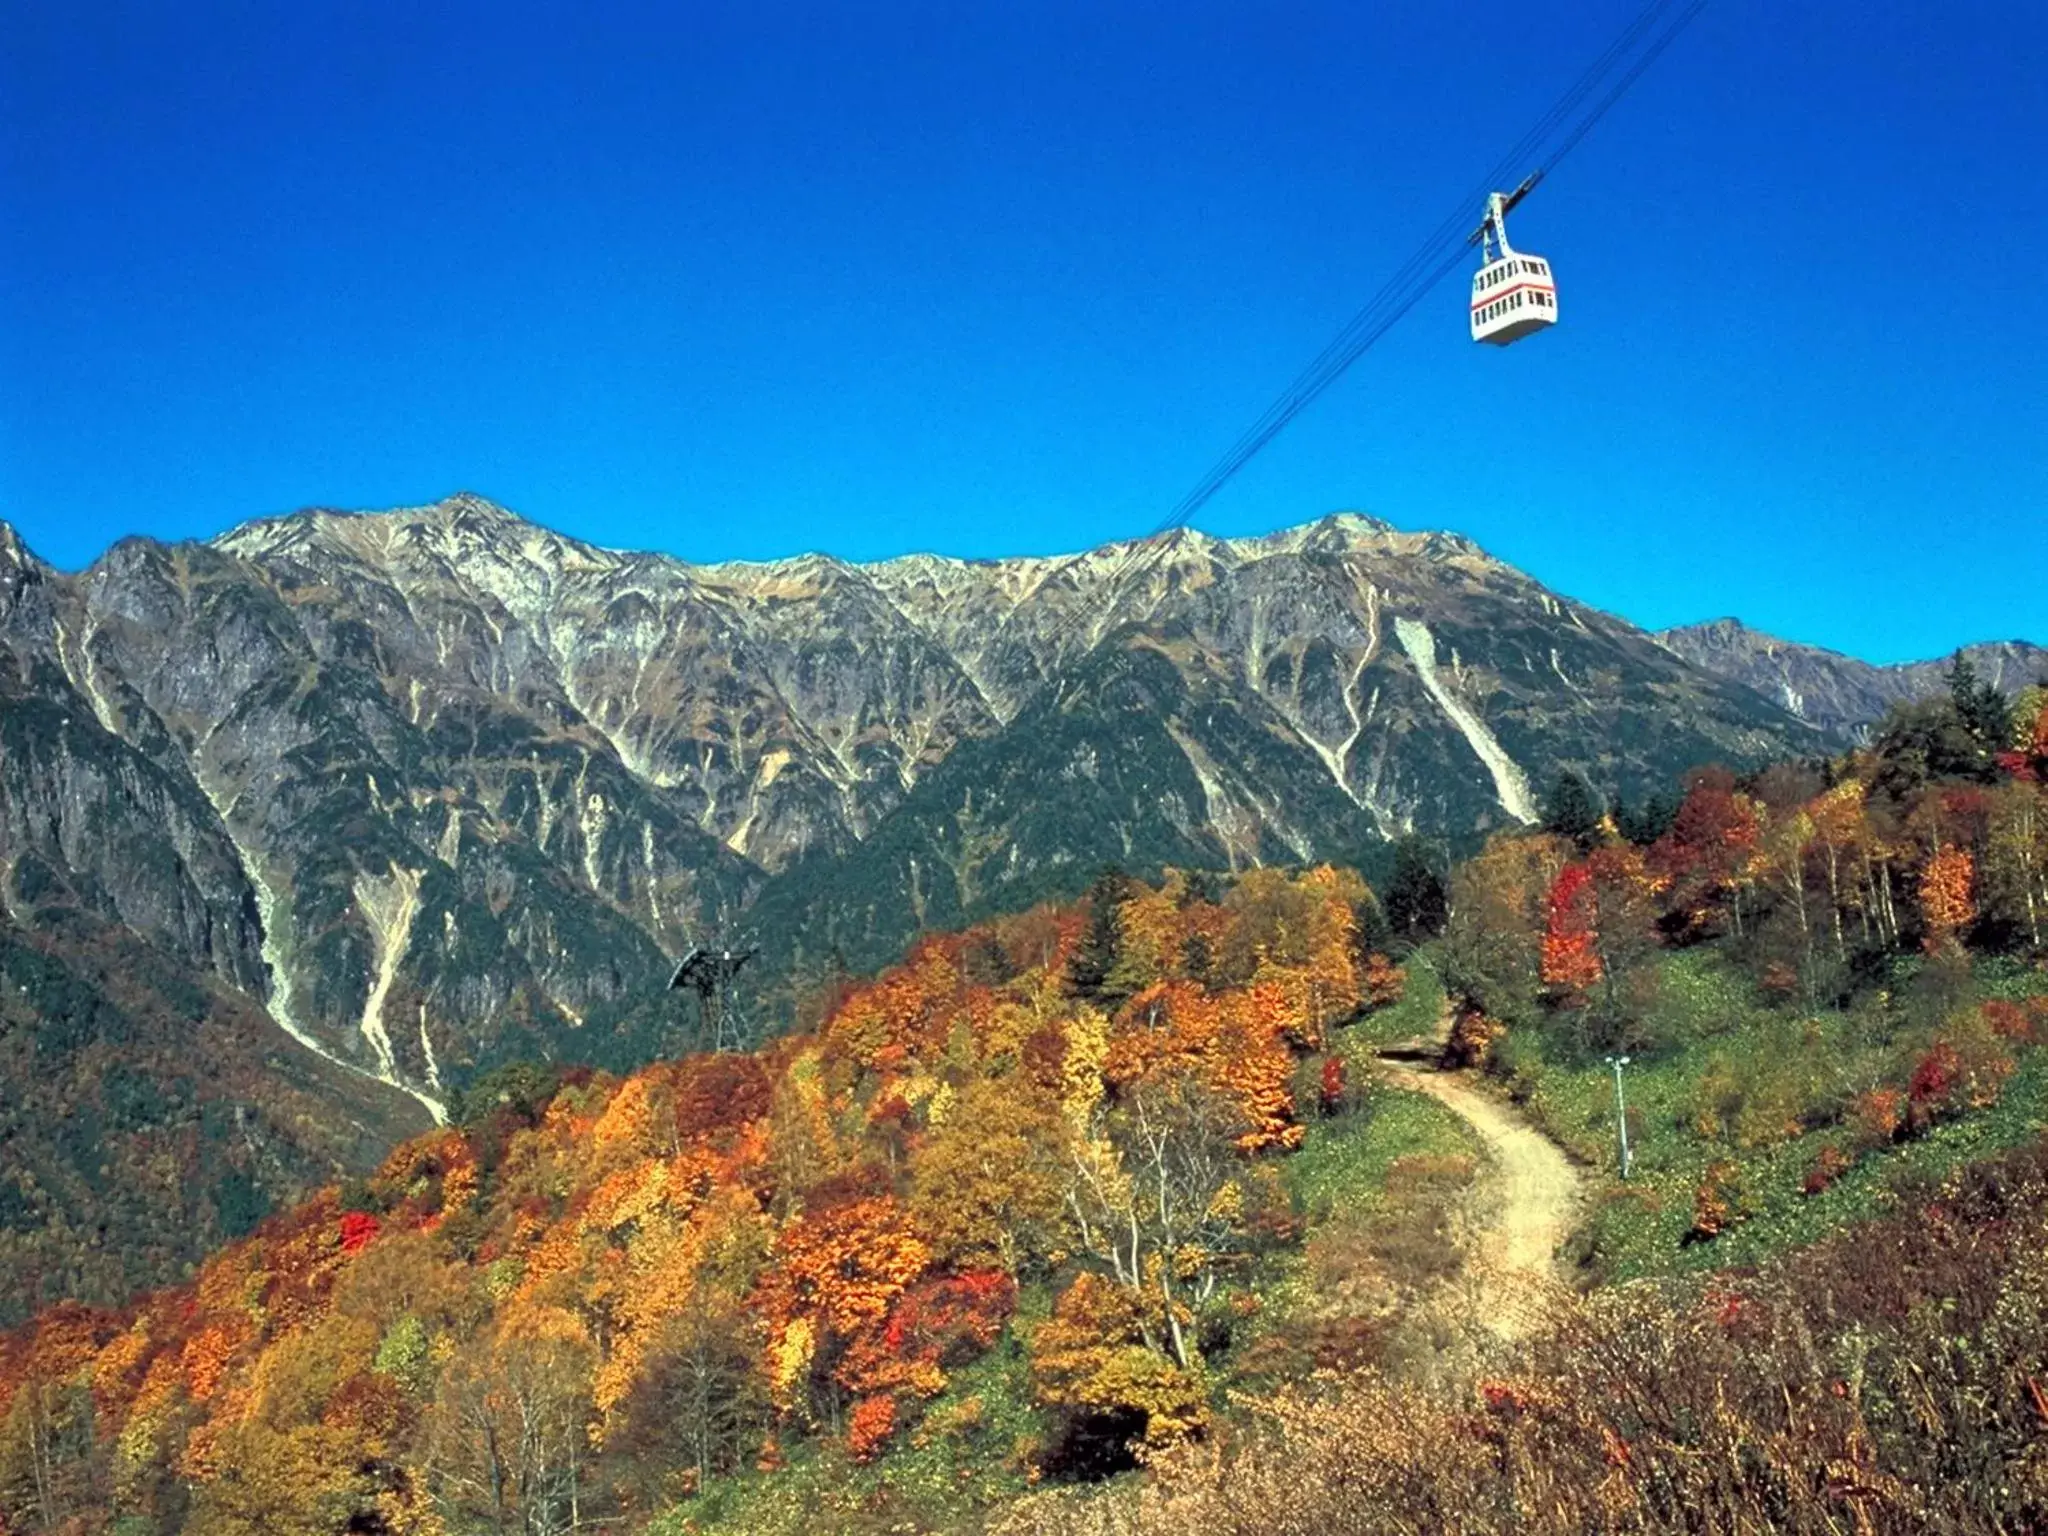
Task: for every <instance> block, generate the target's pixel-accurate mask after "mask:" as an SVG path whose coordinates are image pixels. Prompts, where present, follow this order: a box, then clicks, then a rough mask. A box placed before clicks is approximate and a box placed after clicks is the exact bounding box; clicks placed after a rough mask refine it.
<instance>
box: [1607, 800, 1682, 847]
mask: <svg viewBox="0 0 2048 1536" xmlns="http://www.w3.org/2000/svg"><path fill="white" fill-rule="evenodd" d="M1677 819H1678V797H1677V796H1675V795H1673V794H1670V793H1669V792H1667V791H1665V790H1661V789H1659V790H1655V791H1653V792H1652V793H1651V795H1650V798H1649V799H1647V800H1645V801H1644V802H1643V803H1642V804H1641V805H1640V806H1636V807H1633V808H1631V807H1629V806H1626V805H1624V806H1623V807H1622V808H1621V809H1620V811H1618V812H1617V813H1616V815H1615V818H1614V822H1615V826H1616V827H1617V828H1618V829H1619V830H1620V832H1621V835H1622V836H1623V837H1625V838H1627V839H1628V840H1629V841H1630V842H1631V843H1634V844H1635V845H1636V846H1637V847H1638V848H1647V847H1649V846H1650V844H1652V843H1654V842H1656V841H1657V839H1658V838H1660V837H1662V836H1663V835H1664V834H1665V833H1666V832H1668V831H1670V830H1671V823H1672V822H1674V821H1676V820H1677Z"/></svg>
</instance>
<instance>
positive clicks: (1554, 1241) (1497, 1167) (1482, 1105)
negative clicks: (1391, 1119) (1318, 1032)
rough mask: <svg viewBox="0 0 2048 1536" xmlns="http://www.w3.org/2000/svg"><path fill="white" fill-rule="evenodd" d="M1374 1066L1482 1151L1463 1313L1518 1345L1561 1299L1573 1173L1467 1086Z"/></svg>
mask: <svg viewBox="0 0 2048 1536" xmlns="http://www.w3.org/2000/svg"><path fill="white" fill-rule="evenodd" d="M1380 1066H1381V1068H1382V1070H1384V1071H1385V1072H1386V1074H1387V1078H1388V1080H1389V1081H1390V1082H1392V1083H1393V1084H1394V1085H1395V1086H1396V1087H1400V1088H1408V1089H1412V1090H1414V1091H1415V1092H1417V1093H1426V1094H1428V1095H1429V1096H1430V1097H1431V1098H1433V1099H1435V1100H1437V1101H1438V1102H1439V1103H1441V1104H1443V1105H1444V1106H1445V1107H1446V1108H1448V1109H1449V1110H1450V1111H1451V1112H1452V1113H1453V1114H1455V1115H1457V1116H1459V1117H1460V1118H1461V1119H1463V1120H1464V1121H1465V1122H1466V1124H1468V1125H1470V1126H1471V1127H1472V1129H1473V1130H1474V1131H1475V1132H1477V1133H1478V1136H1479V1139H1480V1141H1481V1142H1482V1143H1484V1144H1485V1147H1486V1153H1487V1159H1488V1163H1489V1167H1488V1170H1487V1173H1486V1174H1485V1175H1484V1176H1482V1178H1481V1181H1480V1184H1479V1187H1478V1189H1477V1191H1476V1192H1475V1194H1474V1197H1473V1203H1472V1208H1471V1211H1470V1212H1469V1216H1468V1219H1469V1221H1470V1224H1471V1225H1470V1229H1469V1231H1468V1232H1467V1234H1466V1236H1467V1248H1468V1252H1469V1253H1470V1259H1469V1261H1468V1263H1467V1265H1466V1268H1465V1271H1464V1274H1463V1276H1462V1277H1461V1280H1460V1282H1458V1283H1457V1284H1456V1290H1457V1292H1458V1300H1459V1301H1460V1303H1461V1306H1460V1308H1459V1310H1460V1311H1462V1312H1463V1313H1464V1315H1465V1316H1466V1318H1468V1319H1469V1320H1470V1321H1471V1322H1473V1323H1476V1324H1477V1325H1478V1327H1479V1328H1481V1329H1483V1330H1484V1331H1486V1332H1488V1333H1490V1334H1492V1335H1493V1336H1494V1337H1496V1338H1498V1339H1502V1340H1509V1341H1512V1340H1514V1339H1518V1338H1520V1337H1522V1336H1523V1335H1524V1334H1526V1333H1528V1332H1529V1331H1531V1329H1533V1328H1534V1327H1535V1325H1536V1324H1537V1322H1538V1321H1539V1320H1540V1318H1541V1317H1542V1315H1543V1313H1544V1312H1545V1311H1546V1310H1547V1309H1548V1308H1549V1306H1550V1305H1551V1304H1552V1303H1553V1302H1555V1301H1556V1300H1557V1299H1559V1298H1560V1297H1561V1296H1563V1295H1564V1294H1566V1289H1567V1288H1566V1285H1565V1282H1564V1279H1563V1274H1562V1270H1561V1268H1560V1266H1559V1264H1558V1261H1557V1248H1558V1245H1559V1244H1560V1243H1562V1242H1563V1241H1564V1239H1565V1237H1566V1235H1567V1234H1568V1233H1569V1232H1570V1231H1571V1229H1572V1225H1573V1222H1574V1220H1575V1218H1576V1216H1577V1213H1578V1206H1579V1202H1580V1200H1581V1198H1582V1197H1583V1194H1584V1187H1583V1180H1582V1179H1581V1178H1580V1176H1579V1171H1578V1170H1577V1169H1576V1168H1574V1167H1573V1166H1572V1165H1571V1164H1570V1163H1569V1162H1568V1161H1566V1159H1565V1155H1564V1153H1563V1152H1562V1151H1560V1150H1559V1149H1558V1146H1557V1144H1556V1143H1555V1142H1553V1141H1551V1140H1550V1139H1549V1138H1548V1137H1546V1136H1544V1135H1543V1134H1541V1133H1540V1132H1539V1131H1537V1130H1535V1129H1534V1128H1533V1127H1532V1126H1530V1125H1528V1124H1527V1123H1526V1122H1525V1121H1523V1120H1522V1119H1521V1117H1520V1116H1519V1115H1517V1114H1516V1113H1515V1112H1514V1110H1512V1109H1511V1108H1509V1107H1508V1106H1507V1105H1505V1104H1503V1103H1501V1102H1500V1101H1499V1100H1498V1099H1496V1098H1493V1097H1492V1096H1491V1095H1489V1094H1487V1093H1486V1092H1485V1091H1484V1090H1482V1089H1481V1088H1479V1087H1477V1086H1476V1085H1475V1084H1473V1083H1472V1082H1470V1081H1469V1080H1467V1079H1465V1078H1463V1077H1461V1076H1459V1075H1457V1074H1455V1073H1448V1072H1436V1071H1432V1070H1430V1069H1429V1068H1427V1067H1423V1066H1419V1065H1417V1064H1415V1063H1413V1062H1405V1061H1388V1060H1382V1061H1381V1063H1380Z"/></svg>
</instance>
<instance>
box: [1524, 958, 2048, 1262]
mask: <svg viewBox="0 0 2048 1536" xmlns="http://www.w3.org/2000/svg"><path fill="white" fill-rule="evenodd" d="M1659 965H1660V969H1661V972H1662V974H1661V977H1660V985H1659V988H1658V995H1657V1000H1656V1002H1655V1004H1654V1005H1653V1013H1654V1025H1655V1031H1656V1033H1657V1034H1658V1036H1659V1037H1660V1038H1661V1039H1662V1040H1664V1041H1665V1042H1666V1044H1665V1045H1664V1046H1663V1047H1662V1048H1660V1049H1659V1050H1657V1051H1654V1052H1651V1053H1647V1054H1645V1055H1642V1056H1639V1057H1638V1059H1637V1060H1635V1061H1633V1062H1632V1063H1631V1064H1630V1066H1629V1067H1628V1069H1627V1075H1626V1089H1627V1095H1628V1106H1629V1125H1630V1137H1631V1141H1632V1143H1633V1148H1632V1150H1633V1153H1634V1171H1633V1177H1632V1178H1631V1179H1630V1181H1629V1182H1628V1183H1626V1184H1623V1183H1622V1182H1621V1181H1620V1180H1619V1179H1618V1177H1616V1174H1617V1165H1618V1161H1619V1158H1618V1151H1617V1138H1616V1135H1615V1102H1614V1077H1613V1074H1612V1072H1611V1071H1610V1070H1609V1069H1608V1068H1607V1067H1606V1066H1605V1065H1604V1064H1602V1063H1600V1062H1599V1061H1593V1062H1583V1063H1568V1062H1565V1061H1560V1060H1558V1059H1556V1056H1555V1054H1554V1053H1552V1052H1549V1051H1546V1049H1545V1048H1544V1047H1543V1046H1542V1045H1541V1044H1540V1043H1538V1042H1536V1041H1535V1040H1533V1039H1532V1038H1531V1037H1530V1036H1528V1035H1526V1034H1525V1035H1521V1036H1519V1037H1518V1038H1516V1039H1515V1040H1513V1041H1511V1042H1510V1045H1509V1047H1508V1049H1507V1050H1506V1051H1505V1052H1504V1053H1503V1059H1502V1065H1503V1067H1504V1069H1505V1070H1506V1072H1507V1074H1508V1076H1509V1079H1510V1081H1511V1084H1512V1086H1513V1088H1514V1091H1515V1093H1516V1096H1517V1097H1518V1098H1521V1099H1522V1100H1523V1101H1524V1105H1525V1108H1526V1110H1527V1112H1528V1113H1529V1115H1530V1117H1531V1118H1532V1119H1533V1120H1534V1121H1535V1122H1536V1123H1537V1124H1538V1125H1539V1126H1540V1127H1542V1128H1543V1129H1544V1130H1545V1131H1547V1132H1548V1133H1549V1134H1550V1135H1552V1136H1553V1137H1555V1138H1556V1139H1557V1140H1558V1141H1559V1142H1561V1143H1562V1144H1563V1145H1564V1146H1565V1147H1566V1148H1567V1149H1568V1150H1569V1151H1571V1152H1572V1153H1573V1154H1574V1155H1575V1156H1577V1157H1579V1158H1580V1159H1582V1160H1583V1161H1585V1162H1586V1163H1588V1164H1589V1165H1591V1166H1592V1167H1594V1168H1596V1169H1600V1170H1602V1171H1604V1173H1605V1175H1606V1182H1605V1184H1604V1186H1603V1188H1602V1191H1601V1194H1600V1196H1599V1198H1598V1199H1597V1200H1596V1202H1595V1207H1594V1210H1593V1213H1592V1216H1591V1219H1590V1221H1589V1224H1588V1229H1587V1231H1586V1233H1585V1234H1584V1250H1585V1254H1584V1256H1585V1257H1587V1258H1589V1259H1591V1260H1592V1261H1594V1262H1595V1264H1596V1266H1597V1270H1598V1273H1599V1274H1600V1275H1601V1277H1602V1278H1610V1279H1627V1278H1631V1277H1634V1276H1640V1275H1646V1274H1656V1273H1665V1272H1671V1271H1678V1270H1696V1269H1706V1268H1718V1267H1723V1266H1727V1265H1732V1264H1748V1263H1753V1262H1755V1261H1757V1260H1759V1259H1762V1258H1764V1257H1767V1256H1768V1255H1770V1254H1773V1253H1777V1252H1782V1251H1784V1250H1785V1249H1788V1248H1793V1247H1797V1246H1800V1245H1803V1244H1806V1243H1811V1242H1814V1241H1816V1240H1818V1239H1820V1238H1822V1237H1824V1236H1826V1235H1827V1234H1828V1233H1830V1232H1832V1231H1834V1230H1836V1229H1838V1228H1840V1227H1841V1226H1843V1225H1845V1224H1847V1223H1851V1222H1855V1221H1859V1220H1863V1219H1865V1218H1868V1217H1871V1216H1876V1215H1880V1214H1883V1213H1884V1212H1886V1211H1888V1210H1891V1209H1893V1208H1895V1207H1896V1205H1897V1203H1898V1200H1899V1196H1900V1191H1901V1190H1903V1189H1905V1188H1908V1187H1910V1186H1911V1185H1913V1184H1914V1183H1916V1182H1938V1181H1939V1180H1940V1179H1941V1178H1943V1177H1944V1176H1945V1175H1947V1174H1948V1173H1949V1172H1950V1171H1952V1170H1953V1169H1955V1168H1956V1167H1958V1166H1960V1165H1962V1164H1964V1163H1968V1162H1973V1161H1975V1160H1977V1159H1980V1158H1984V1157H1988V1156H1991V1155H1993V1154H1994V1153H1996V1152H1998V1151H2001V1150H2003V1149H2005V1148H2008V1147H2012V1146H2015V1145H2018V1144H2020V1143H2022V1142H2024V1141H2026V1140H2027V1139H2029V1138H2030V1137H2032V1136H2035V1135H2038V1134H2040V1133H2041V1131H2042V1129H2043V1128H2044V1123H2048V1050H2043V1049H2042V1048H2039V1047H2034V1048H2023V1049H2021V1050H2020V1051H2019V1052H2018V1068H2017V1070H2016V1071H2015V1072H2014V1074H2013V1076H2012V1078H2011V1079H2010V1080H2009V1081H2008V1082H2007V1083H2006V1085H2005V1091H2004V1093H2003V1094H2002V1096H2001V1097H2000V1098H1999V1100H1998V1102H1997V1103H1996V1104H1995V1105H1993V1106H1991V1107H1989V1108H1986V1109H1980V1110H1975V1111H1972V1112H1970V1113H1968V1114H1966V1115H1964V1116H1963V1117H1962V1118H1960V1119H1957V1120H1953V1121H1949V1122H1946V1123H1942V1124H1938V1125H1936V1126H1934V1127H1933V1128H1932V1129H1931V1130H1929V1131H1928V1132H1927V1133H1926V1134H1925V1135H1924V1136H1921V1137H1919V1138H1917V1139H1914V1140H1911V1141H1907V1142H1905V1143H1903V1144H1902V1145H1898V1146H1894V1147H1887V1148H1883V1149H1880V1150H1877V1151H1869V1152H1865V1153H1863V1155H1862V1156H1861V1157H1860V1158H1859V1159H1858V1160H1857V1162H1856V1164H1855V1166H1854V1167H1853V1168H1852V1169H1851V1171H1850V1172H1848V1173H1847V1174H1845V1175H1844V1176H1842V1177H1841V1178H1840V1179H1839V1180H1837V1181H1836V1182H1835V1183H1834V1184H1832V1185H1831V1186H1830V1187H1828V1188H1827V1189H1825V1190H1824V1191H1822V1192H1821V1193H1820V1194H1817V1195H1807V1194H1804V1193H1803V1192H1802V1190H1801V1184H1802V1181H1803V1180H1804V1179H1805V1176H1806V1174H1807V1171H1808V1170H1809V1169H1810V1168H1812V1167H1813V1165H1814V1163H1815V1161H1816V1159H1817V1158H1818V1157H1819V1156H1820V1153H1821V1151H1822V1149H1823V1148H1824V1147H1829V1146H1834V1147H1838V1148H1841V1149H1843V1150H1844V1151H1851V1152H1853V1150H1854V1147H1853V1142H1852V1139H1851V1137H1850V1135H1849V1134H1848V1132H1847V1130H1846V1128H1845V1127H1844V1126H1842V1125H1841V1124H1839V1123H1835V1122H1836V1120H1837V1117H1838V1115H1839V1111H1840V1108H1841V1107H1842V1106H1843V1105H1844V1104H1845V1103H1846V1102H1847V1100H1848V1099H1849V1097H1850V1096H1851V1095H1852V1094H1854V1093H1856V1092H1859V1091H1862V1090H1863V1089H1866V1088H1869V1087H1873V1086H1876V1085H1877V1084H1878V1083H1880V1082H1883V1081H1887V1080H1889V1081H1892V1082H1894V1083H1897V1082H1899V1081H1900V1080H1901V1079H1900V1076H1899V1073H1900V1066H1899V1064H1900V1062H1901V1061H1902V1060H1904V1059H1907V1058H1909V1057H1910V1055H1911V1054H1912V1053H1913V1051H1914V1049H1915V1042H1916V1040H1917V1039H1918V1038H1919V1032H1918V1030H1916V1027H1915V1026H1914V1025H1913V1024H1912V1023H1910V1022H1909V1021H1908V1020H1907V1019H1906V1018H1904V1017H1903V1016H1902V1010H1901V1009H1899V1008H1898V1007H1897V1006H1896V1005H1895V1003H1894V1002H1893V1000H1892V999H1891V998H1890V997H1888V996H1886V995H1883V994H1880V995H1879V996H1878V997H1875V998H1871V999H1866V1000H1863V1001H1861V1002H1859V1004H1858V1005H1856V1006H1855V1007H1853V1008H1851V1009H1850V1010H1848V1011H1845V1012H1839V1013H1835V1012H1825V1011H1824V1012H1820V1013H1816V1014H1810V1015H1808V1014H1802V1013H1800V1012H1797V1011H1794V1010H1790V1009H1786V1008H1781V1007H1770V1006H1766V1005H1764V1004H1762V1003H1761V1002H1759V1001H1758V999H1757V998H1756V996H1755V994H1754V991H1753V989H1752V988H1751V987H1750V985H1749V983H1748V982H1747V981H1746V979H1745V978H1743V977H1742V976H1741V975H1740V974H1739V973H1738V972H1736V971H1735V970H1733V969H1732V968H1730V967H1729V966H1727V965H1725V964H1724V963H1722V961H1721V960H1720V959H1719V957H1718V956H1717V955H1716V954H1715V953H1714V952H1713V951H1711V950H1707V949H1701V950H1692V951H1685V952H1680V953H1676V954H1672V955H1668V956H1665V957H1663V958H1662V959H1661V960H1660V962H1659ZM1971 985H1972V988H1973V990H1974V992H1975V994H1976V995H1977V996H1978V997H1979V998H1983V997H1992V996H2003V997H2007V998H2019V997H2024V996H2027V995H2029V994H2031V993H2036V992H2048V976H2044V975H2042V974H2040V973H2037V972H2016V971H2009V970H2004V969H2001V968H1999V967H1996V966H1980V967H1979V969H1978V971H1977V973H1976V974H1975V976H1974V977H1973V978H1972V983H1971ZM1710 1105H1719V1106H1721V1107H1722V1109H1723V1110H1724V1111H1725V1112H1723V1113H1720V1114H1719V1115H1717V1116H1716V1117H1715V1118H1716V1119H1718V1121H1719V1122H1720V1123H1719V1124H1718V1125H1715V1124H1712V1123H1709V1124H1705V1125H1703V1124H1702V1119H1701V1112H1702V1109H1703V1107H1706V1106H1710ZM1788 1133H1791V1134H1788ZM1715 1163H1728V1164H1732V1165H1733V1166H1734V1167H1735V1168H1736V1169H1737V1170H1738V1176H1737V1184H1738V1185H1739V1187H1740V1189H1741V1191H1742V1199H1741V1207H1740V1208H1741V1210H1742V1211H1743V1212H1744V1219H1742V1220H1741V1221H1739V1222H1738V1223H1736V1224H1734V1225H1733V1226H1731V1227H1730V1228H1729V1229H1728V1230H1727V1231H1726V1232H1724V1233H1723V1234H1722V1235H1721V1236H1720V1237H1719V1238H1717V1239H1715V1240H1714V1241H1712V1242H1693V1243H1687V1242H1686V1241H1685V1237H1686V1233H1687V1231H1688V1229H1689V1228H1691V1226H1692V1224H1693V1215H1694V1203H1693V1202H1694V1192H1695V1190H1696V1189H1697V1188H1698V1187H1699V1184H1700V1182H1701V1179H1702V1178H1703V1177H1704V1176H1705V1174H1706V1171H1707V1169H1708V1167H1709V1166H1710V1165H1712V1164H1715Z"/></svg>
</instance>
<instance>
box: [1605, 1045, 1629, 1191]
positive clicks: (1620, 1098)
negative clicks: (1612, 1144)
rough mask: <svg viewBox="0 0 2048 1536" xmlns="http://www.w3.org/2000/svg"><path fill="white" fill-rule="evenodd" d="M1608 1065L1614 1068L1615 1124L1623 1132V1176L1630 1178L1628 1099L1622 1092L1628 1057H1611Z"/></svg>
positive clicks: (1608, 1059)
mask: <svg viewBox="0 0 2048 1536" xmlns="http://www.w3.org/2000/svg"><path fill="white" fill-rule="evenodd" d="M1607 1064H1608V1065H1609V1066H1610V1067H1612V1068H1614V1124H1615V1127H1616V1129H1618V1130H1619V1131H1620V1132H1621V1176H1622V1177H1623V1178H1624V1179H1625V1178H1627V1177H1628V1170H1629V1163H1630V1157H1629V1150H1628V1099H1627V1097H1626V1096H1625V1095H1624V1094H1623V1093H1622V1091H1621V1069H1622V1068H1623V1067H1625V1066H1627V1065H1628V1058H1627V1057H1626V1056H1610V1057H1608V1058H1607Z"/></svg>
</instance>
